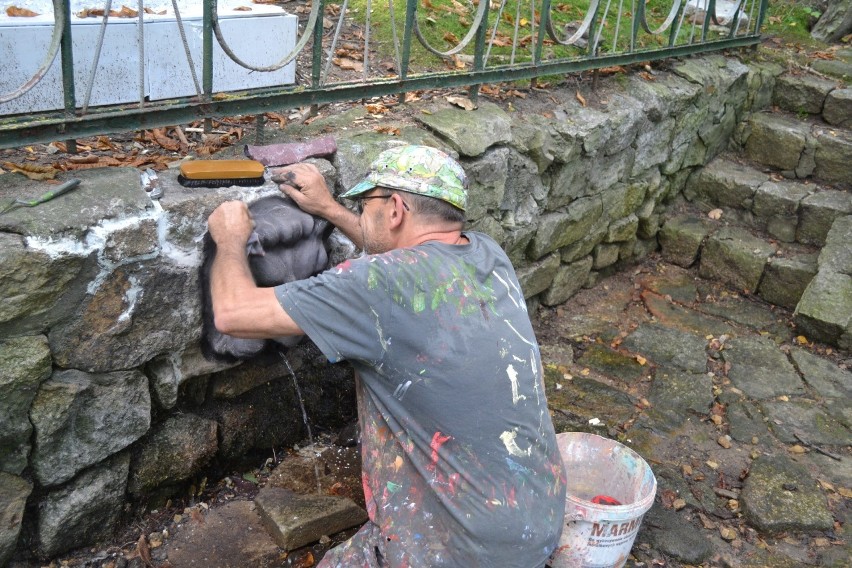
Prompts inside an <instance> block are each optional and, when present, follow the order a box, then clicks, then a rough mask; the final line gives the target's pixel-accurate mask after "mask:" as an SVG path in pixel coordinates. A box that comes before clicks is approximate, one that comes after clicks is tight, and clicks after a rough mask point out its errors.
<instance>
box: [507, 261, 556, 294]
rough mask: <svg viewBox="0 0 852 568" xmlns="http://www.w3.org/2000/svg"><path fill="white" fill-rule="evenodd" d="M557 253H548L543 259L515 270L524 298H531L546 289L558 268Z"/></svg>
mask: <svg viewBox="0 0 852 568" xmlns="http://www.w3.org/2000/svg"><path fill="white" fill-rule="evenodd" d="M559 264H560V263H559V254H550V255H548V256H546V257H545V258H544V259H542V260H540V261H538V262H534V263H532V264H530V265H529V266H525V267H523V268H520V269H518V270H517V276H518V283H519V284H520V285H521V290H523V292H524V298H531V297H533V296H535V295H536V294H540V293H541V292H544V291H545V290H547V289H548V288H549V287H550V285H551V284H552V283H553V279H554V278H555V277H556V271H557V270H559Z"/></svg>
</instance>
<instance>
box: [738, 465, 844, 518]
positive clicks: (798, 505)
mask: <svg viewBox="0 0 852 568" xmlns="http://www.w3.org/2000/svg"><path fill="white" fill-rule="evenodd" d="M790 486H793V487H795V488H796V490H795V491H790V490H788V489H785V487H790ZM740 504H741V506H742V508H743V511H744V513H745V518H746V520H747V521H748V522H749V524H751V525H752V526H754V527H755V528H756V529H758V530H760V531H766V532H769V533H779V532H782V531H786V530H792V531H812V530H814V531H820V530H831V527H832V526H833V525H834V519H833V517H832V516H831V511H830V510H829V509H828V504H827V503H826V500H825V496H824V495H823V493H822V491H820V489H819V488H818V485H817V483H816V480H815V479H814V478H813V477H811V475H810V473H809V472H808V470H807V468H805V466H803V465H801V464H799V463H796V462H794V461H792V460H791V459H790V458H788V457H786V456H783V455H777V456H767V455H764V456H761V457H759V458H758V459H756V460H755V461H754V462H752V464H751V468H750V471H749V476H748V477H747V478H746V480H745V485H744V486H743V490H742V493H741V494H740Z"/></svg>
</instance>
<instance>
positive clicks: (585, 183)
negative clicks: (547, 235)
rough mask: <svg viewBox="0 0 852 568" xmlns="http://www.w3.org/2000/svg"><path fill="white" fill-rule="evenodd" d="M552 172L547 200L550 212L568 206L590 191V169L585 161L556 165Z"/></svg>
mask: <svg viewBox="0 0 852 568" xmlns="http://www.w3.org/2000/svg"><path fill="white" fill-rule="evenodd" d="M551 170H552V171H553V175H552V176H551V179H550V194H549V195H548V198H547V209H548V211H554V210H556V209H559V208H560V207H564V206H565V205H568V204H569V203H571V202H572V201H574V200H575V199H577V198H578V197H582V196H583V195H584V194H585V193H586V192H587V191H588V190H589V180H588V177H589V173H590V172H589V169H588V167H587V165H586V163H585V161H584V160H581V159H579V158H578V159H575V160H572V161H570V162H567V163H564V164H556V165H554V166H553V167H552V168H551Z"/></svg>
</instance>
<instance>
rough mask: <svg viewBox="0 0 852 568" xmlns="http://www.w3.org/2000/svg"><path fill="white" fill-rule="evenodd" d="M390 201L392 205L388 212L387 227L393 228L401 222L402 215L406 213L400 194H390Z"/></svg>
mask: <svg viewBox="0 0 852 568" xmlns="http://www.w3.org/2000/svg"><path fill="white" fill-rule="evenodd" d="M390 201H391V203H392V204H393V207H392V208H391V211H390V212H389V213H388V228H391V229H393V228H396V227H398V226H399V225H400V224H402V220H403V217H404V216H405V213H406V207H405V204H404V203H403V201H402V196H401V195H400V194H398V193H393V194H391V197H390Z"/></svg>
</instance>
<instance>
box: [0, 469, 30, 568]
mask: <svg viewBox="0 0 852 568" xmlns="http://www.w3.org/2000/svg"><path fill="white" fill-rule="evenodd" d="M32 490H33V486H32V485H31V484H30V483H29V482H28V481H26V480H24V479H21V478H20V477H18V476H15V475H11V474H8V473H4V472H2V471H0V566H6V562H7V561H8V560H9V558H10V557H11V556H12V553H13V552H14V551H15V546H16V544H17V543H18V535H19V534H20V532H21V521H23V519H24V507H25V506H26V504H27V497H29V496H30V493H31V492H32Z"/></svg>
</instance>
